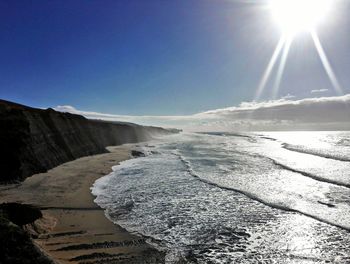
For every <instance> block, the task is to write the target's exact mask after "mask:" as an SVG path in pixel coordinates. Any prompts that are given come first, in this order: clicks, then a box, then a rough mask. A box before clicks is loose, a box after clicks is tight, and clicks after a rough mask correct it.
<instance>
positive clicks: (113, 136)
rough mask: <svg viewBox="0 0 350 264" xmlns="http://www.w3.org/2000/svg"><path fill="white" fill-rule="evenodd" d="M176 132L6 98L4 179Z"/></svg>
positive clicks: (0, 137)
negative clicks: (110, 148) (34, 105)
mask: <svg viewBox="0 0 350 264" xmlns="http://www.w3.org/2000/svg"><path fill="white" fill-rule="evenodd" d="M175 132H178V131H177V130H167V129H163V128H159V127H146V126H140V125H136V124H131V123H118V122H106V121H99V120H89V119H86V118H85V117H83V116H80V115H75V114H70V113H61V112H57V111H55V110H53V109H50V108H49V109H46V110H43V109H36V108H31V107H27V106H24V105H20V104H16V103H12V102H8V101H4V100H0V160H1V162H0V183H11V182H17V181H22V180H24V179H25V178H26V177H29V176H31V175H33V174H36V173H41V172H46V171H47V170H49V169H51V168H53V167H55V166H58V165H60V164H62V163H65V162H68V161H71V160H74V159H77V158H80V157H83V156H88V155H95V154H100V153H105V152H107V150H106V147H107V146H114V145H121V144H125V143H135V142H141V141H146V140H149V139H151V138H152V137H154V136H160V135H166V134H170V133H175Z"/></svg>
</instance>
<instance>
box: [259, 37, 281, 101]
mask: <svg viewBox="0 0 350 264" xmlns="http://www.w3.org/2000/svg"><path fill="white" fill-rule="evenodd" d="M285 42H286V38H285V36H282V37H281V38H280V40H279V41H278V44H277V46H276V49H275V51H274V52H273V55H272V57H271V59H270V62H269V64H268V65H267V68H266V70H265V72H264V75H263V77H262V78H261V81H260V84H259V86H258V89H257V91H256V94H255V99H254V101H258V100H259V98H260V96H261V94H262V92H263V91H264V89H265V86H266V84H267V81H268V80H269V78H270V75H271V72H272V70H273V68H274V66H275V64H276V61H277V59H278V56H279V55H280V53H281V51H282V48H283V45H284V44H285Z"/></svg>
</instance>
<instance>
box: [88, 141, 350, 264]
mask: <svg viewBox="0 0 350 264" xmlns="http://www.w3.org/2000/svg"><path fill="white" fill-rule="evenodd" d="M269 136H271V135H264V138H262V137H261V136H258V135H243V136H242V135H226V136H222V134H215V135H205V134H182V135H177V136H171V137H167V138H164V139H161V140H159V141H158V142H152V147H149V150H152V152H149V153H150V155H149V156H147V157H143V158H138V159H132V160H128V161H125V162H122V163H121V165H119V166H116V167H114V168H113V169H114V171H113V172H112V173H111V174H110V175H108V176H105V177H103V178H101V179H99V180H97V181H96V182H95V184H94V186H93V188H92V192H93V194H94V195H96V196H97V198H96V200H95V201H96V202H97V203H98V204H99V205H100V206H101V207H103V208H105V209H106V213H107V215H108V216H109V218H110V219H112V220H113V221H115V222H116V223H118V224H120V225H122V226H124V227H125V228H127V229H128V230H130V231H132V232H137V233H139V234H142V235H144V236H146V237H148V238H149V239H150V242H152V243H154V244H156V245H157V246H159V247H160V248H163V249H166V250H167V252H168V256H169V258H168V260H169V263H172V262H174V261H175V259H176V257H178V256H183V257H185V258H187V260H188V261H189V262H190V261H191V259H192V260H195V261H197V262H199V263H207V262H208V261H212V263H232V262H239V263H257V261H267V262H268V263H272V262H273V261H275V263H323V262H325V261H330V262H334V261H335V259H339V263H346V261H349V260H350V259H349V253H348V252H349V245H350V235H349V232H347V231H345V230H343V229H340V228H337V227H336V226H340V227H342V228H344V229H348V228H349V227H350V223H349V219H350V214H349V212H350V207H349V205H350V202H349V200H350V192H349V189H348V188H346V187H343V186H337V185H335V184H330V183H328V182H325V181H327V178H329V179H330V177H332V180H335V181H338V180H341V179H342V178H341V177H344V178H345V176H346V175H347V174H346V172H344V170H347V167H346V166H347V165H346V162H341V161H337V160H332V159H325V158H322V157H317V159H321V160H322V161H323V162H321V163H318V162H316V163H313V164H312V166H311V165H310V164H309V165H310V166H304V167H302V166H301V165H300V164H302V163H303V162H302V161H303V159H304V158H305V155H308V156H310V155H309V154H303V153H297V152H292V153H293V154H290V153H291V151H289V150H286V149H283V148H282V145H281V144H282V143H283V141H281V140H280V139H278V138H277V137H275V139H276V140H275V141H272V140H269V139H266V138H267V137H269ZM320 137H321V136H320ZM146 148H147V147H146ZM152 153H153V154H152ZM276 153H277V154H276ZM295 155H297V156H298V157H303V158H301V159H300V160H299V161H297V162H296V161H295V158H296V156H295ZM299 155H300V156H299ZM276 160H278V162H283V163H284V165H285V167H283V166H280V165H278V164H276V162H275V161H276ZM304 161H305V160H304ZM332 162H334V163H332ZM338 162H340V163H338ZM340 164H342V166H340ZM287 165H288V166H291V167H293V166H294V169H295V171H293V169H292V170H291V169H289V168H288V167H287ZM324 165H326V166H328V167H327V168H325V169H324V171H328V170H331V171H332V169H334V170H333V171H332V173H335V174H336V175H333V176H332V175H331V174H330V173H329V174H327V173H323V174H322V173H320V172H322V170H321V169H319V168H317V166H324ZM329 166H334V167H336V169H335V168H330V167H329ZM296 169H298V170H306V172H305V175H303V174H301V173H297V172H296ZM307 170H312V173H315V174H317V173H318V174H317V175H316V176H317V177H320V178H321V179H322V180H323V181H319V180H315V179H312V178H310V177H309V176H310V175H306V174H307V173H309V172H310V171H307ZM342 173H343V174H342ZM339 175H342V176H339ZM344 175H345V176H344ZM340 182H341V181H340ZM281 209H283V210H281ZM288 210H294V211H299V212H300V213H302V214H300V213H297V212H288ZM308 216H312V218H310V217H308ZM318 220H321V222H320V221H318ZM325 222H327V223H329V224H331V225H329V224H326V223H325ZM335 238H336V239H335ZM174 256H175V257H174Z"/></svg>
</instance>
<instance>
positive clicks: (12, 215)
mask: <svg viewBox="0 0 350 264" xmlns="http://www.w3.org/2000/svg"><path fill="white" fill-rule="evenodd" d="M0 211H1V212H2V214H3V216H5V217H6V218H7V219H8V220H10V221H11V222H12V223H14V224H16V225H18V226H24V225H27V224H31V223H34V221H35V220H37V219H39V218H41V217H42V216H43V215H42V213H41V211H40V210H39V209H38V208H36V207H34V206H31V205H26V204H19V203H4V204H0Z"/></svg>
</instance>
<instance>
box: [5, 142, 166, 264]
mask: <svg viewBox="0 0 350 264" xmlns="http://www.w3.org/2000/svg"><path fill="white" fill-rule="evenodd" d="M131 147H132V145H123V146H117V147H109V148H108V150H109V151H110V153H106V154H100V155H95V156H89V157H84V158H80V159H77V160H75V161H72V162H68V163H65V164H62V165H60V166H58V167H56V168H54V169H52V170H50V171H48V172H47V173H41V174H36V175H34V176H32V177H29V178H27V179H26V180H25V181H24V182H23V183H21V184H19V185H7V186H1V187H0V202H21V203H27V204H33V205H36V206H38V207H40V208H42V212H43V214H44V217H43V218H42V219H41V220H38V221H36V222H35V225H34V226H33V227H29V229H30V230H33V231H32V232H33V233H37V234H38V238H36V239H35V240H34V241H35V243H36V244H37V245H38V246H39V247H40V248H41V249H42V250H43V251H44V252H45V254H47V255H48V256H50V257H51V258H52V259H54V260H55V261H56V262H57V263H163V262H164V255H163V254H162V253H160V252H158V251H157V250H155V249H154V248H152V247H151V246H150V245H148V244H147V243H146V242H145V240H144V239H143V238H141V237H138V236H136V235H133V234H130V233H129V232H127V231H126V230H125V229H123V228H121V227H120V226H118V225H115V224H113V223H112V222H110V221H109V220H108V219H107V218H106V217H105V215H104V212H103V210H101V209H100V208H99V207H98V206H97V205H96V204H95V203H94V202H93V200H94V197H93V195H92V194H91V191H90V188H91V186H92V184H93V183H94V181H95V180H96V179H98V178H100V177H102V176H104V175H107V174H109V173H110V172H111V167H112V166H114V165H116V164H118V163H119V162H121V161H123V160H126V159H129V158H130V157H131V156H130V151H131Z"/></svg>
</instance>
